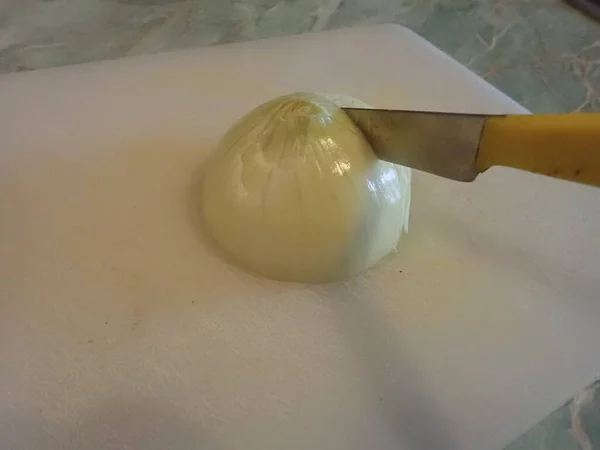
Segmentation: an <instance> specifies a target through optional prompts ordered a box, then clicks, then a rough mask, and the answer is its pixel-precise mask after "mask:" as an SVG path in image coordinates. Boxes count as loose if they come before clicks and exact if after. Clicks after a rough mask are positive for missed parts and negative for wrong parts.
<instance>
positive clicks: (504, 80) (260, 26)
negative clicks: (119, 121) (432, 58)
mask: <svg viewBox="0 0 600 450" xmlns="http://www.w3.org/2000/svg"><path fill="white" fill-rule="evenodd" d="M383 22H395V23H400V24H403V25H406V26H408V27H409V28H411V29H413V30H414V31H416V32H417V33H419V34H420V35H422V36H423V37H425V38H426V39H427V40H429V41H431V42H432V43H434V44H435V45H436V46H438V47H440V48H441V49H442V50H444V51H445V52H447V53H449V54H450V55H452V56H453V57H454V58H455V59H457V60H458V61H460V62H461V63H463V64H464V65H466V66H467V67H470V68H471V69H472V70H473V71H474V72H476V73H478V74H479V75H481V76H482V77H483V78H485V79H486V80H487V81H489V82H490V83H492V84H494V85H495V86H497V87H498V88H499V89H500V90H501V91H503V92H505V93H507V94H508V95H510V96H511V97H512V98H514V99H515V100H517V101H518V102H520V103H521V104H523V105H524V106H525V107H527V108H529V109H530V110H531V111H533V112H567V111H598V110H600V97H599V95H600V25H599V24H598V23H596V22H594V21H592V20H591V19H588V18H586V17H585V16H583V15H582V14H579V13H578V12H576V11H574V10H573V9H571V8H570V7H569V6H567V5H566V4H564V3H563V2H561V1H560V0H206V1H199V0H0V72H12V71H20V70H31V69H38V68H45V67H53V66H60V65H65V64H73V63H80V62H86V61H94V60H101V59H108V58H118V57H122V56H126V55H137V54H143V53H152V52H158V51H161V50H169V49H176V48H184V47H190V46H200V45H215V44H220V43H226V42H233V41H243V40H248V39H258V38H263V37H270V36H276V35H284V34H295V33H302V32H306V31H319V30H322V29H326V28H335V27H343V26H349V25H356V24H372V23H383Z"/></svg>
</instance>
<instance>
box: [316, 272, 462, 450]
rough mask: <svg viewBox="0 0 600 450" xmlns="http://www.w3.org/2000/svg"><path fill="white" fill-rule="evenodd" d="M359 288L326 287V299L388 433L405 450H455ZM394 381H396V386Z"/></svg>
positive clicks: (370, 293)
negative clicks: (333, 300) (378, 407)
mask: <svg viewBox="0 0 600 450" xmlns="http://www.w3.org/2000/svg"><path fill="white" fill-rule="evenodd" d="M350 283H352V282H350ZM360 286H361V285H360V284H359V283H352V286H351V287H350V286H346V285H345V284H335V285H330V286H329V287H328V288H327V289H328V291H329V294H328V296H330V297H331V298H339V299H341V300H339V301H336V302H332V303H331V309H332V310H333V316H334V317H337V318H338V321H339V325H340V331H341V333H342V335H344V336H345V337H346V338H347V340H348V342H349V347H350V348H353V349H354V352H355V357H356V360H357V364H358V365H359V370H361V371H362V372H363V374H364V376H365V378H366V379H367V380H370V388H371V389H372V391H373V394H374V395H376V396H377V397H379V399H380V403H381V411H382V415H383V418H384V420H385V421H386V425H387V426H388V428H389V429H390V433H392V434H394V435H395V436H396V437H397V439H398V442H404V443H405V444H406V448H408V449H410V450H431V449H444V450H460V449H461V446H460V445H459V442H458V440H457V439H456V438H455V437H454V435H453V434H452V432H451V431H450V430H449V426H448V424H447V423H445V420H444V418H443V417H442V416H441V415H440V413H439V412H438V411H437V408H436V405H435V402H434V401H433V400H432V399H431V398H430V396H429V395H428V389H427V386H425V385H423V383H422V378H421V377H420V375H419V373H418V371H417V370H416V369H415V367H414V365H413V363H412V361H410V359H409V357H408V355H407V354H406V352H404V351H403V348H402V347H401V346H399V345H398V339H396V338H395V336H394V332H393V330H392V329H391V328H390V327H389V326H387V324H386V320H385V318H384V317H382V316H381V315H380V313H379V312H378V311H377V310H376V308H375V306H374V305H373V304H371V303H372V300H373V298H372V297H373V293H374V292H373V291H371V290H369V291H368V292H361V290H364V288H361V287H360ZM336 291H337V292H336ZM332 292H333V294H332ZM395 379H398V380H402V381H401V382H398V383H396V382H395Z"/></svg>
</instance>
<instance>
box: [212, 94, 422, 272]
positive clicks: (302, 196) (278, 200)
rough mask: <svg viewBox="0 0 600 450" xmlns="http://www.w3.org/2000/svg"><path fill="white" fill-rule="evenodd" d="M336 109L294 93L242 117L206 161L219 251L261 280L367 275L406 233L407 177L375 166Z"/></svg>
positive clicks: (335, 99)
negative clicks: (266, 278) (261, 278)
mask: <svg viewBox="0 0 600 450" xmlns="http://www.w3.org/2000/svg"><path fill="white" fill-rule="evenodd" d="M340 106H359V107H368V105H365V104H364V103H362V102H360V101H359V100H356V99H353V98H350V97H346V96H339V95H337V96H324V95H319V94H312V93H298V94H293V95H288V96H284V97H280V98H276V99H274V100H271V101H269V102H267V103H264V104H263V105H260V106H258V107H257V108H255V109H254V110H252V111H250V112H249V113H248V114H246V115H245V116H244V117H242V118H241V119H240V120H239V121H238V122H237V123H235V124H234V125H233V127H232V128H231V129H230V130H229V131H228V132H227V133H226V134H225V136H224V137H223V138H222V140H221V141H220V143H219V145H218V147H217V149H216V151H215V152H214V154H213V155H212V157H211V158H210V159H209V161H208V162H207V166H206V171H205V178H204V181H203V183H204V184H203V190H202V199H201V202H202V210H203V216H204V222H205V225H206V228H207V230H208V232H209V233H210V234H211V235H212V237H213V238H214V241H215V242H216V244H217V245H218V247H219V248H220V249H221V250H222V251H223V252H224V253H225V254H226V255H228V256H229V257H231V258H233V260H235V261H236V262H237V263H238V264H240V265H242V266H243V267H245V268H246V269H248V270H250V271H252V272H257V273H259V274H261V275H263V276H266V277H268V278H272V279H277V280H287V281H296V282H328V281H333V280H339V279H343V278H346V277H349V276H352V275H354V274H357V273H358V272H360V271H363V270H365V269H367V268H368V267H370V266H372V265H374V264H375V263H377V262H378V261H380V260H381V259H382V258H383V257H385V256H386V255H387V254H389V253H390V252H392V251H393V250H394V248H395V247H396V245H397V243H398V239H399V238H400V236H401V234H402V232H403V231H407V229H408V219H409V209H410V182H411V171H410V169H408V168H406V167H400V166H395V165H394V164H390V163H387V162H384V161H380V160H379V159H378V158H377V157H376V156H375V154H374V152H373V149H372V148H371V146H370V145H369V143H368V142H367V140H366V138H365V137H364V135H363V134H362V132H361V131H360V130H359V129H358V128H357V127H356V125H355V124H354V123H353V122H352V120H351V119H350V118H349V117H348V116H347V115H346V114H345V113H344V111H343V110H342V109H341V108H340Z"/></svg>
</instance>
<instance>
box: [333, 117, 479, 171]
mask: <svg viewBox="0 0 600 450" xmlns="http://www.w3.org/2000/svg"><path fill="white" fill-rule="evenodd" d="M343 109H344V111H345V112H346V114H347V115H348V116H349V117H350V118H351V119H352V120H353V121H354V123H356V125H357V126H358V127H359V128H360V130H361V131H362V132H363V133H364V135H365V136H366V138H367V140H368V141H369V142H370V144H371V146H372V147H373V149H374V150H375V153H376V154H377V156H378V157H379V158H380V159H382V160H385V161H389V162H392V163H395V164H399V165H403V166H408V167H412V168H414V169H417V170H422V171H425V172H429V173H432V174H435V175H439V176H442V177H444V178H450V179H453V180H458V181H473V180H474V179H475V177H476V176H477V175H478V174H479V172H478V170H477V168H476V165H475V162H476V159H477V152H478V149H479V141H480V138H481V135H482V132H483V127H484V125H485V122H486V120H487V118H488V117H490V116H489V115H479V114H455V113H438V112H422V111H401V110H382V109H362V108H343Z"/></svg>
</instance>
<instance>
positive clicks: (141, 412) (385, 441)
mask: <svg viewBox="0 0 600 450" xmlns="http://www.w3.org/2000/svg"><path fill="white" fill-rule="evenodd" d="M293 91H321V92H331V93H345V94H349V95H352V96H355V97H358V98H361V99H363V100H364V101H367V102H369V103H371V104H373V105H375V106H377V107H383V108H385V107H398V108H415V109H440V110H446V111H459V112H480V113H483V112H488V113H490V112H500V113H502V112H523V109H522V108H521V107H519V106H518V105H517V104H515V103H514V102H513V101H511V100H510V99H508V98H507V97H505V96H504V95H502V94H501V93H500V92H498V91H497V90H495V89H493V88H492V87H490V86H489V85H487V84H486V83H485V82H484V81H482V80H481V79H479V78H477V77H476V76H475V75H473V74H472V73H470V72H469V71H468V70H466V69H465V68H463V67H461V66H460V65H458V64H457V63H456V62H454V61H452V60H451V59H450V58H448V57H447V56H445V55H444V54H442V53H441V52H439V51H438V50H436V49H435V48H433V47H432V46H431V45H429V44H428V43H427V42H425V41H423V40H422V39H421V38H419V37H418V36H416V35H415V34H413V33H412V32H410V31H408V30H406V29H404V28H401V27H398V26H378V27H367V28H355V29H346V30H338V31H332V32H327V33H322V34H314V35H304V36H297V37H288V38H282V39H273V40H264V41H256V42H250V43H243V44H234V45H227V46H219V47H212V48H202V49H195V50H189V51H182V52H175V53H167V54H160V55H154V56H145V57H136V58H130V59H125V60H120V61H111V62H102V63H94V64H87V65H81V66H73V67H66V68H59V69H52V70H46V71H39V72H32V73H21V74H10V75H7V76H3V77H0V211H1V214H0V436H1V439H2V448H4V449H11V450H12V449H28V450H38V449H40V450H41V449H45V450H58V449H67V448H68V449H86V450H94V449H103V450H104V449H145V450H151V449H161V450H164V449H174V450H183V449H219V450H221V449H222V450H229V449H231V450H237V449H240V450H241V449H244V450H254V449H256V450H258V449H261V450H262V449H287V450H300V449H302V450H304V449H306V450H309V449H310V450H313V449H330V450H332V449H340V450H342V449H343V450H364V449H377V450H383V449H395V450H397V449H407V450H421V449H423V450H435V449H445V450H459V449H460V450H470V449H472V450H476V449H477V450H482V449H486V450H493V449H499V448H501V447H502V446H504V445H505V444H507V443H508V442H509V441H510V440H512V439H513V438H515V437H516V436H517V435H518V434H520V433H522V432H524V431H526V430H527V429H528V428H529V427H530V426H531V425H533V424H534V423H535V422H537V421H538V420H540V419H541V418H542V417H543V416H545V415H546V414H547V413H549V412H550V411H552V410H553V409H554V408H556V407H557V406H559V405H560V404H561V403H562V402H564V401H566V400H567V399H568V398H569V397H570V396H572V395H573V394H575V393H576V392H577V391H578V390H579V389H581V388H582V387H583V386H585V385H586V384H588V383H590V382H591V381H592V380H593V379H594V378H595V377H596V376H597V375H598V373H599V372H600V351H599V349H598V342H600V298H599V297H600V294H599V291H600V289H599V288H600V277H599V272H600V240H599V233H598V229H599V227H600V190H597V189H594V188H590V187H585V186H579V185H576V184H570V183H568V182H562V181H556V180H551V179H546V178H543V177H541V176H536V175H531V174H527V173H519V172H516V171H511V170H508V169H506V170H502V169H497V170H492V171H490V172H489V173H488V174H485V175H483V176H481V177H480V178H479V179H478V180H477V181H476V182H475V183H473V184H460V183H454V182H450V181H445V180H442V179H439V178H436V177H434V176H430V175H425V174H415V177H414V185H413V192H414V196H413V200H412V204H413V209H412V222H411V229H410V233H409V234H408V235H407V236H406V237H405V239H403V240H402V242H401V244H400V246H399V251H398V252H397V253H396V254H394V255H392V256H391V257H389V258H387V259H386V260H385V261H383V262H382V263H381V264H380V265H378V266H377V267H375V268H374V269H373V270H370V271H368V272H367V273H365V274H364V275H363V276H360V277H357V278H354V279H350V280H347V281H346V282H343V283H337V284H330V285H322V286H304V285H297V284H285V283H277V282H272V281H268V280H264V279H259V278H255V277H253V276H251V275H249V274H246V273H244V272H243V271H240V270H239V269H237V268H236V267H232V266H229V265H227V264H226V263H224V262H223V261H221V259H220V258H219V257H218V255H216V254H214V252H212V251H210V249H209V248H208V247H207V246H206V245H205V243H204V241H203V238H202V235H201V233H199V232H198V229H197V227H196V224H195V219H194V214H193V211H194V207H193V206H194V194H193V193H194V186H195V184H196V180H197V174H198V170H199V167H200V166H201V164H202V162H203V161H204V159H205V158H206V156H207V155H208V154H209V152H210V151H211V149H212V148H213V147H214V145H215V143H216V142H217V140H218V139H219V137H220V136H221V135H222V134H223V132H224V131H225V130H226V129H227V127H228V126H229V125H231V124H232V122H233V121H234V120H235V119H237V118H238V117H239V116H241V115H242V114H244V113H245V112H246V111H247V110H249V109H250V108H252V107H253V106H255V105H257V104H258V103H261V102H263V101H265V100H267V99H270V98H272V97H274V96H276V95H280V94H284V93H289V92H293Z"/></svg>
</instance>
